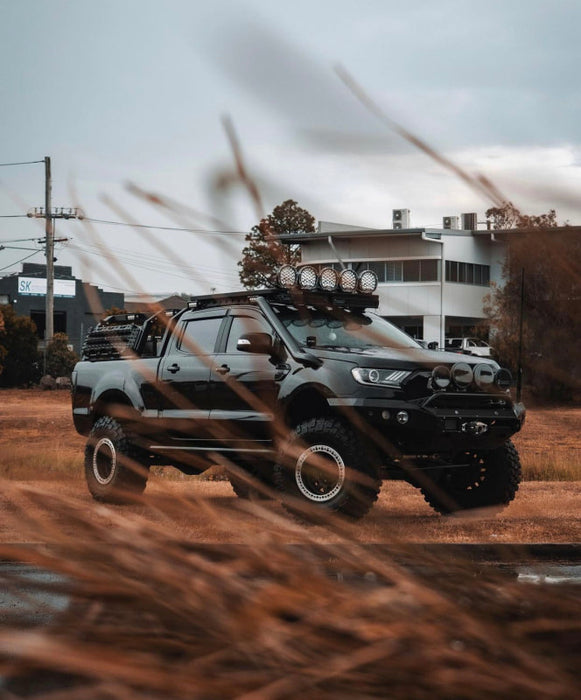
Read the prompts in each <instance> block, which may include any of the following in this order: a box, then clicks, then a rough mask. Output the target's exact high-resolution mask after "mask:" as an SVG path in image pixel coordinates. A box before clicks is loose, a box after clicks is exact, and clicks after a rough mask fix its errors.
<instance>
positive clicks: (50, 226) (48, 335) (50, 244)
mask: <svg viewBox="0 0 581 700" xmlns="http://www.w3.org/2000/svg"><path fill="white" fill-rule="evenodd" d="M51 200H52V180H51V174H50V156H45V158H44V212H45V219H44V220H45V229H44V230H45V236H46V241H45V251H46V304H45V331H44V347H45V356H46V348H47V347H48V344H49V343H50V341H51V340H52V337H53V335H54V219H53V218H52V216H51V214H52V201H51Z"/></svg>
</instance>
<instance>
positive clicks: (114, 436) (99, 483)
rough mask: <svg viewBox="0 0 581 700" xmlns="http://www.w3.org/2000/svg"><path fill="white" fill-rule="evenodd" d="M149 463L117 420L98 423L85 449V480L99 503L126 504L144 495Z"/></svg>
mask: <svg viewBox="0 0 581 700" xmlns="http://www.w3.org/2000/svg"><path fill="white" fill-rule="evenodd" d="M140 457H141V459H140ZM145 462H146V460H144V459H143V456H142V455H141V454H140V452H139V450H138V448H136V447H135V446H134V445H132V444H131V442H130V440H129V439H128V437H127V435H126V433H125V431H124V430H123V427H122V426H121V424H120V423H118V422H117V421H116V420H115V419H114V418H111V417H110V416H104V417H102V418H98V419H97V420H96V421H95V424H94V426H93V429H92V430H91V433H90V434H89V439H88V440H87V446H86V447H85V477H86V479H87V486H88V487H89V491H90V493H91V495H92V496H93V498H94V499H95V500H97V501H105V502H108V503H125V502H127V501H130V500H131V496H133V495H136V494H141V493H143V490H144V489H145V485H146V483H147V477H148V467H147V466H145Z"/></svg>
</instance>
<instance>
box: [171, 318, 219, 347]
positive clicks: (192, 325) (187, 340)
mask: <svg viewBox="0 0 581 700" xmlns="http://www.w3.org/2000/svg"><path fill="white" fill-rule="evenodd" d="M222 320H223V317H221V316H220V317H214V318H199V319H193V320H192V321H188V322H187V323H186V325H185V327H184V329H183V331H182V334H181V337H180V339H179V342H178V350H179V351H180V352H185V353H187V354H188V355H212V354H213V353H214V352H215V348H216V340H217V338H218V331H219V330H220V326H221V325H222Z"/></svg>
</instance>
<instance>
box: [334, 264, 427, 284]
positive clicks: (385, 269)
mask: <svg viewBox="0 0 581 700" xmlns="http://www.w3.org/2000/svg"><path fill="white" fill-rule="evenodd" d="M345 264H346V266H347V267H350V268H352V269H353V270H355V272H356V273H357V274H359V273H360V272H362V271H363V270H373V272H375V274H376V275H377V281H378V282H437V281H438V280H439V279H440V275H439V260H433V259H427V260H387V261H382V260H380V261H372V262H363V261H361V262H349V263H345ZM320 267H321V268H323V267H332V268H334V269H335V270H337V271H339V272H340V271H341V270H342V269H343V268H342V267H341V264H340V263H323V264H322V265H320Z"/></svg>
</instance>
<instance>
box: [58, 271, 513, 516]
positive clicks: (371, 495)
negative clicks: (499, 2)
mask: <svg viewBox="0 0 581 700" xmlns="http://www.w3.org/2000/svg"><path fill="white" fill-rule="evenodd" d="M278 280H279V286H277V287H273V288H272V289H267V290H261V291H257V292H237V293H232V294H225V295H217V296H216V295H213V296H203V297H197V298H195V299H193V300H192V301H191V302H190V303H189V304H188V307H187V308H186V309H183V310H182V311H180V312H177V313H175V314H174V315H172V316H169V317H166V316H163V315H160V316H158V317H157V318H153V317H152V318H149V319H147V318H146V317H145V316H128V315H116V316H111V317H109V318H108V319H105V320H104V321H102V322H101V323H100V324H99V325H98V326H97V327H96V328H94V329H92V330H91V332H90V333H89V335H88V337H87V339H86V341H85V346H84V351H83V359H82V360H81V362H79V363H78V364H77V366H76V367H75V370H74V372H73V376H72V382H73V390H72V397H73V399H72V400H73V419H74V423H75V427H76V429H77V431H78V432H79V433H81V434H83V435H87V436H88V441H87V447H86V451H85V473H86V478H87V482H88V486H89V490H90V491H91V493H92V495H93V496H94V497H95V498H96V499H99V500H110V501H121V500H124V499H127V498H128V497H129V496H130V495H131V494H134V493H140V492H142V491H143V489H144V488H145V484H146V481H147V474H148V470H149V467H150V466H151V465H152V464H164V465H173V466H175V467H177V468H178V469H180V470H182V471H183V472H185V473H187V474H195V473H199V472H201V471H203V470H205V469H206V468H208V466H210V465H212V464H217V463H220V464H223V465H224V466H225V467H226V468H227V470H228V473H229V475H230V480H231V482H232V485H233V487H234V490H235V491H236V493H237V494H238V495H239V496H241V497H248V496H250V495H251V494H255V495H256V494H260V493H261V494H262V495H271V496H278V497H280V498H281V499H282V500H283V503H284V504H285V505H286V506H287V507H288V508H289V509H290V510H301V509H303V508H304V506H307V507H308V505H309V504H310V506H312V507H314V508H319V509H321V508H322V509H326V510H331V511H336V512H339V513H341V514H343V515H346V516H349V517H352V518H357V517H361V516H362V515H364V514H365V513H366V512H367V511H368V510H369V508H370V507H371V506H372V505H373V503H374V502H375V500H376V499H377V496H378V493H379V489H380V486H381V481H382V480H383V479H405V480H407V481H409V482H410V483H412V484H414V485H416V486H417V487H419V488H420V489H421V490H422V493H423V494H424V496H425V498H426V500H427V501H428V502H429V503H430V504H431V505H432V507H434V508H435V509H436V510H437V511H439V512H441V513H450V512H453V511H457V510H465V509H472V508H481V507H488V506H502V505H506V504H507V503H509V502H510V501H511V500H512V499H513V498H514V496H515V493H516V491H517V489H518V485H519V481H520V475H521V469H520V462H519V458H518V454H517V452H516V450H515V448H514V446H513V445H512V443H511V442H510V439H509V438H510V437H511V436H512V435H513V434H514V433H515V432H517V431H518V430H520V428H521V426H522V424H523V422H524V416H525V410H524V407H523V406H522V404H516V403H515V402H513V400H512V398H511V394H510V388H511V376H510V373H509V372H508V371H507V370H505V369H501V368H500V367H499V365H498V364H497V363H496V362H494V361H493V360H489V359H482V358H477V357H466V358H464V357H462V358H460V357H459V356H458V355H457V354H452V353H446V352H442V351H432V350H426V349H424V348H422V347H420V345H418V344H417V343H416V342H415V341H414V340H412V339H411V338H410V337H409V336H407V335H406V334H404V333H403V332H401V331H400V330H398V329H397V328H396V327H395V326H393V325H392V324H390V323H388V322H387V321H385V320H384V319H382V318H381V317H380V316H378V315H377V314H376V313H374V312H373V309H374V308H377V307H378V297H377V296H376V295H374V294H373V291H374V290H375V285H376V282H374V278H373V273H372V272H371V271H369V270H368V271H365V272H364V273H363V274H362V275H361V276H360V277H359V278H357V277H356V275H355V274H354V273H353V271H352V270H345V271H343V273H341V274H339V273H338V272H337V271H335V270H333V269H331V268H325V269H324V270H323V271H321V272H319V271H317V270H316V269H314V268H311V267H308V266H307V267H303V268H301V269H300V270H299V271H298V273H297V271H296V270H295V269H294V268H290V267H289V266H287V267H284V268H282V269H281V271H280V273H279V275H278ZM160 319H162V320H163V325H164V326H165V330H164V332H163V335H161V336H160V337H158V338H157V339H156V337H155V332H154V331H153V329H154V328H155V326H156V325H157V326H158V327H159V326H160V323H159V321H160Z"/></svg>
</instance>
